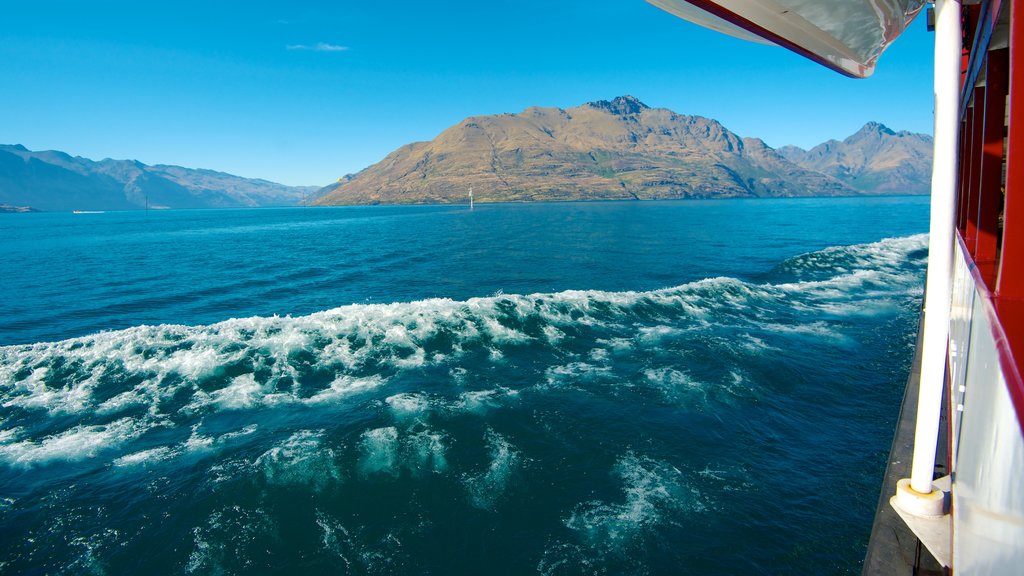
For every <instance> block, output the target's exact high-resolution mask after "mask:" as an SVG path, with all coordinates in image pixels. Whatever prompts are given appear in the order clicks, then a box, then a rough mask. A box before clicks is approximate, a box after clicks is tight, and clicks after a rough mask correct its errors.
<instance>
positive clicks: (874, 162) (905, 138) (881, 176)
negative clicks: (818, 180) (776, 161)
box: [778, 122, 932, 194]
mask: <svg viewBox="0 0 1024 576" xmlns="http://www.w3.org/2000/svg"><path fill="white" fill-rule="evenodd" d="M778 152H779V154H781V155H782V156H784V157H785V158H787V159H788V160H790V161H791V162H793V163H795V164H798V165H800V166H802V167H804V168H807V169H808V170H817V171H819V172H823V173H825V174H828V175H829V176H833V177H835V178H837V179H839V180H842V181H843V182H844V183H846V184H847V185H849V186H852V187H853V188H856V189H857V190H860V191H861V192H864V193H868V194H928V193H929V191H930V187H929V186H930V182H931V172H932V137H931V136H928V135H926V134H915V133H911V132H906V131H900V132H895V131H893V130H890V129H889V128H887V127H885V126H883V125H882V124H879V123H877V122H869V123H867V124H865V125H864V127H863V128H861V129H860V130H859V131H857V133H856V134H854V135H852V136H850V137H849V138H847V139H846V140H843V141H842V142H840V141H838V140H829V141H828V142H825V143H823V144H819V145H817V146H815V147H814V148H811V149H810V150H803V149H801V148H797V147H796V146H783V147H782V148H779V149H778Z"/></svg>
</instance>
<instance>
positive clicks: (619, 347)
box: [597, 338, 635, 354]
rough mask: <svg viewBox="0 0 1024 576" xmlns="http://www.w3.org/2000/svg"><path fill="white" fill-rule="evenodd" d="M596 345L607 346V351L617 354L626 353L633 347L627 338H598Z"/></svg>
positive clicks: (631, 341) (632, 343)
mask: <svg viewBox="0 0 1024 576" xmlns="http://www.w3.org/2000/svg"><path fill="white" fill-rule="evenodd" d="M597 343H598V344H600V345H602V346H607V347H608V349H609V350H611V351H612V352H614V353H617V354H619V353H623V352H628V351H630V350H632V349H633V348H634V346H635V344H634V342H633V340H631V339H629V338H608V339H603V338H598V339H597Z"/></svg>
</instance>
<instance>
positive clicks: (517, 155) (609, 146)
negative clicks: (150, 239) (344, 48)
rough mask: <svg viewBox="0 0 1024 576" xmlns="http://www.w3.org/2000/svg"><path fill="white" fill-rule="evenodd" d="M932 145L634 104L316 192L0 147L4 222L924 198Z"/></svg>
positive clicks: (460, 126) (505, 134)
mask: <svg viewBox="0 0 1024 576" xmlns="http://www.w3.org/2000/svg"><path fill="white" fill-rule="evenodd" d="M931 155H932V138H931V137H930V136H928V135H925V134H915V133H911V132H906V131H900V132H896V131H893V130H891V129H889V128H887V127H886V126H883V125H882V124H879V123H877V122H869V123H867V124H866V125H865V126H864V127H863V128H861V129H860V130H859V131H858V132H856V133H855V134H853V135H851V136H850V137H848V138H846V139H845V140H842V141H839V140H829V141H827V142H824V143H822V144H819V145H818V146H815V147H813V148H811V149H810V150H804V149H801V148H798V147H796V146H783V147H781V148H778V149H774V148H772V147H770V146H768V145H767V144H765V143H764V142H763V141H762V140H760V139H758V138H743V137H740V136H738V135H736V134H735V133H733V132H731V131H729V130H728V129H727V128H725V127H724V126H723V125H722V124H721V123H719V122H718V121H717V120H712V119H709V118H704V117H701V116H687V115H683V114H677V113H676V112H673V111H671V110H668V109H665V108H651V107H649V106H647V105H646V104H644V103H643V102H641V101H640V100H638V99H636V98H634V97H632V96H620V97H618V98H615V99H613V100H610V101H608V100H598V101H595V102H588V103H586V104H583V105H581V106H577V107H575V108H568V109H561V108H541V107H532V108H527V109H526V110H524V111H523V112H520V113H518V114H498V115H491V116H471V117H469V118H466V119H465V120H462V121H461V122H459V123H457V124H455V125H454V126H452V127H450V128H448V129H446V130H445V131H443V132H442V133H441V134H439V135H438V136H437V137H436V138H434V139H433V140H431V141H429V142H414V143H412V144H407V145H405V146H402V147H400V148H398V149H397V150H394V151H393V152H391V153H390V154H388V155H387V156H386V157H385V158H384V159H383V160H381V161H380V162H378V163H376V164H374V165H372V166H370V167H368V168H366V169H364V170H362V171H360V172H359V173H357V174H350V175H348V176H346V177H344V178H342V179H340V180H339V181H338V182H336V183H334V184H331V185H329V186H326V187H323V188H319V187H310V186H285V185H283V184H276V183H273V182H268V181H266V180H258V179H251V178H242V177H239V176H233V175H231V174H225V173H223V172H215V171H213V170H196V169H190V168H182V167H180V166H168V165H153V166H148V165H146V164H143V163H141V162H138V161H135V160H111V159H106V160H101V161H93V160H89V159H86V158H81V157H77V156H76V157H72V156H70V155H68V154H65V153H64V152H58V151H52V150H50V151H42V152H33V151H30V150H28V149H26V148H25V147H24V146H20V145H0V205H6V206H5V207H4V209H3V211H27V210H30V209H34V210H132V209H139V208H144V207H147V206H148V207H150V208H231V207H261V206H292V205H297V204H302V203H304V202H307V201H312V200H315V203H317V204H320V205H338V204H429V203H461V202H466V201H467V197H468V193H469V191H470V189H471V188H472V189H473V192H474V197H475V199H476V200H477V201H480V202H521V201H545V200H562V201H566V200H649V199H681V198H750V197H792V196H855V195H862V194H927V193H928V191H929V180H930V176H931Z"/></svg>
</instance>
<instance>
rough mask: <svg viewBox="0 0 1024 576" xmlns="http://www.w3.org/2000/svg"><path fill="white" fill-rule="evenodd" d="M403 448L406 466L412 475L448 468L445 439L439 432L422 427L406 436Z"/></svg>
mask: <svg viewBox="0 0 1024 576" xmlns="http://www.w3.org/2000/svg"><path fill="white" fill-rule="evenodd" d="M403 448H404V451H405V453H406V457H405V460H406V462H405V464H406V467H408V468H409V470H410V471H411V472H412V473H413V474H414V475H422V474H426V473H434V474H442V473H444V472H445V471H446V470H447V469H448V459H447V457H446V453H447V452H448V446H447V440H446V437H445V435H444V434H443V433H441V432H436V431H434V430H431V429H430V428H424V429H422V430H420V431H418V432H415V433H413V434H410V435H408V436H406V438H405V442H404V446H403Z"/></svg>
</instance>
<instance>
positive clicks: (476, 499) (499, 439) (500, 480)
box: [464, 428, 522, 510]
mask: <svg viewBox="0 0 1024 576" xmlns="http://www.w3.org/2000/svg"><path fill="white" fill-rule="evenodd" d="M485 441H486V442H487V452H488V455H489V456H490V458H491V462H490V464H488V466H487V469H486V470H484V471H483V472H481V473H480V474H477V475H475V476H469V477H468V478H466V479H465V481H464V482H465V485H466V490H467V492H468V494H469V503H470V504H472V505H473V506H474V507H475V508H479V509H481V510H493V509H494V506H495V504H496V503H497V502H498V501H499V500H500V499H501V498H502V496H503V495H504V494H505V490H506V489H507V488H508V482H509V478H510V477H511V476H512V474H513V472H514V471H515V470H516V468H517V467H518V466H519V463H520V461H521V460H522V455H521V454H520V452H519V450H517V449H516V448H515V447H513V446H512V444H511V443H509V441H508V440H507V439H505V438H504V437H503V436H501V435H500V434H498V433H497V432H495V431H494V430H491V429H490V428H488V430H487V434H486V436H485Z"/></svg>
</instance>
